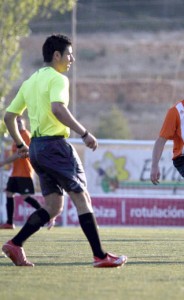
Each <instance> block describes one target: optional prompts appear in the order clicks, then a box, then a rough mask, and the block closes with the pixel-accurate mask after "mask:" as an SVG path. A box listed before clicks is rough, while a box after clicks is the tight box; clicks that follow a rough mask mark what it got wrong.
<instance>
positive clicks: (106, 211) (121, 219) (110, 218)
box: [66, 197, 184, 226]
mask: <svg viewBox="0 0 184 300" xmlns="http://www.w3.org/2000/svg"><path fill="white" fill-rule="evenodd" d="M92 203H93V208H94V212H95V215H96V218H97V222H98V224H99V225H102V226H103V225H104V226H105V225H107V226H184V200H183V199H181V198H178V199H177V198H166V197H165V198H159V197H158V198H148V197H147V198H146V197H145V198H144V197H92ZM66 217H67V218H66V224H67V225H78V217H77V213H76V209H75V207H74V205H73V204H72V202H71V200H70V199H68V204H67V212H66Z"/></svg>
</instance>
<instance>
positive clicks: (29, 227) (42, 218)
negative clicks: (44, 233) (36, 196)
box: [12, 208, 50, 247]
mask: <svg viewBox="0 0 184 300" xmlns="http://www.w3.org/2000/svg"><path fill="white" fill-rule="evenodd" d="M49 220H50V216H49V214H48V212H47V211H46V210H45V209H43V208H40V209H38V210H36V211H35V212H34V213H32V215H31V216H30V217H29V218H28V220H27V222H26V224H25V225H24V226H23V227H22V229H21V230H20V231H19V233H18V234H17V235H16V236H15V237H14V238H13V239H12V242H13V243H14V244H15V245H16V246H20V247H22V245H23V243H24V242H25V241H26V240H27V239H28V238H29V237H30V236H31V235H32V234H33V233H35V232H36V231H38V230H39V229H40V227H41V226H44V225H45V224H46V223H47V222H49Z"/></svg>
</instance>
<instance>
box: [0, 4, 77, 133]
mask: <svg viewBox="0 0 184 300" xmlns="http://www.w3.org/2000/svg"><path fill="white" fill-rule="evenodd" d="M76 1H77V0H0V53H1V63H0V117H1V115H2V111H3V109H4V102H5V97H6V96H7V94H8V93H9V91H10V90H11V88H12V84H13V82H14V81H15V80H16V79H17V78H18V77H19V75H20V72H21V69H20V62H21V50H20V40H21V38H22V37H25V36H27V35H29V33H30V30H29V23H30V21H31V20H32V19H33V18H34V17H35V16H37V15H39V14H40V15H42V16H45V17H47V18H48V17H50V16H51V14H52V12H53V11H59V12H60V13H61V14H62V13H64V12H65V11H67V10H71V9H72V8H73V6H74V5H75V3H76ZM0 119H2V118H0ZM3 126H4V125H3V123H2V124H0V131H2V130H3V128H4V127H3ZM1 135H2V132H1Z"/></svg>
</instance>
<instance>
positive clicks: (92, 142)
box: [83, 132, 98, 151]
mask: <svg viewBox="0 0 184 300" xmlns="http://www.w3.org/2000/svg"><path fill="white" fill-rule="evenodd" d="M83 142H84V143H85V145H86V146H87V147H89V148H90V149H92V150H93V151H95V150H96V148H97V147H98V142H97V139H96V138H95V137H94V135H92V134H91V133H90V132H88V135H87V136H86V137H85V138H84V139H83Z"/></svg>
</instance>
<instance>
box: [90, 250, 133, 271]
mask: <svg viewBox="0 0 184 300" xmlns="http://www.w3.org/2000/svg"><path fill="white" fill-rule="evenodd" d="M127 259H128V258H127V256H125V255H122V256H119V257H118V256H116V255H114V254H111V253H107V256H106V257H105V258H104V259H101V258H98V257H94V262H93V266H94V267H95V268H115V267H120V266H122V265H124V264H125V263H126V262H127Z"/></svg>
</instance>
